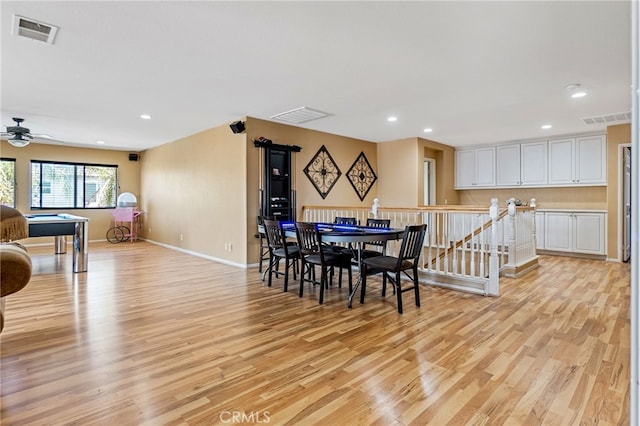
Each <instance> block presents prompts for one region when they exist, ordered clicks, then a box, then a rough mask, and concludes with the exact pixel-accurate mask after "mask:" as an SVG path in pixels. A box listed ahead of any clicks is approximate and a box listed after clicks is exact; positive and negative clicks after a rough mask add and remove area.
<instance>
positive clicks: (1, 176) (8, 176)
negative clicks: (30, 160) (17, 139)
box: [0, 158, 16, 207]
mask: <svg viewBox="0 0 640 426" xmlns="http://www.w3.org/2000/svg"><path fill="white" fill-rule="evenodd" d="M0 204H4V205H7V206H10V207H15V206H16V159H15V158H0Z"/></svg>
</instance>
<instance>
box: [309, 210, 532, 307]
mask: <svg viewBox="0 0 640 426" xmlns="http://www.w3.org/2000/svg"><path fill="white" fill-rule="evenodd" d="M373 210H374V211H372V210H369V209H368V208H365V207H333V206H303V208H302V220H303V221H305V222H326V223H331V222H333V220H334V218H335V217H338V216H340V217H355V218H357V219H358V222H359V223H360V224H362V225H364V224H365V223H366V221H367V218H369V217H374V215H375V216H377V218H380V219H390V221H391V227H393V228H404V227H405V226H407V225H415V224H422V223H426V224H427V236H426V237H425V241H424V250H423V255H422V258H421V265H422V268H420V278H421V281H422V282H424V283H428V284H432V285H439V286H444V287H448V288H452V289H456V290H462V291H468V292H473V293H478V294H484V295H491V296H498V295H499V291H500V285H499V283H500V282H499V277H500V275H501V274H503V275H508V276H518V275H519V274H521V273H524V272H527V271H528V270H530V269H531V268H533V267H536V266H537V255H536V251H535V200H532V201H531V205H530V206H525V207H521V206H515V204H513V203H511V204H509V205H507V207H504V208H500V207H499V206H498V200H497V199H495V198H494V199H492V200H491V205H490V206H489V207H479V206H450V205H446V206H428V207H418V208H388V207H378V206H376V207H375V208H374V209H373ZM399 247H400V242H399V241H390V242H389V244H388V245H387V253H388V254H390V255H392V256H393V255H395V254H397V251H398V249H399Z"/></svg>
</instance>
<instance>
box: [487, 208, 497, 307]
mask: <svg viewBox="0 0 640 426" xmlns="http://www.w3.org/2000/svg"><path fill="white" fill-rule="evenodd" d="M489 217H490V218H491V253H490V254H489V283H488V286H487V295H489V296H498V294H499V293H500V280H499V268H498V199H497V198H492V199H491V207H489Z"/></svg>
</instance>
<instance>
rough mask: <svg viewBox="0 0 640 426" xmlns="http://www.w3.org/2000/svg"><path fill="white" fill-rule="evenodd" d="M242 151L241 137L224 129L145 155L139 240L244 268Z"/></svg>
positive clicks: (244, 169) (244, 171) (244, 172)
mask: <svg viewBox="0 0 640 426" xmlns="http://www.w3.org/2000/svg"><path fill="white" fill-rule="evenodd" d="M245 147H246V135H245V134H233V133H232V132H231V130H230V129H229V126H228V125H224V126H219V127H216V128H213V129H210V130H206V131H203V132H200V133H197V134H195V135H191V136H188V137H185V138H182V139H179V140H177V141H175V142H171V143H168V144H165V145H161V146H158V147H155V148H152V149H149V150H147V151H144V152H143V153H142V156H141V191H142V193H143V194H144V197H143V201H144V202H143V204H142V207H143V209H144V210H145V212H146V214H145V220H144V227H143V235H144V236H146V237H147V238H148V239H150V240H152V241H155V242H158V243H162V244H167V245H170V246H174V247H178V248H182V249H185V250H188V251H192V252H195V253H199V254H202V255H205V256H209V257H213V258H217V259H224V260H226V261H228V262H230V263H237V264H241V265H244V264H245V263H246V262H247V238H246V235H247V227H246V220H245V217H246V212H247V202H246V197H245V193H246V188H247V184H246V181H247V162H246V154H247V151H246V148H245ZM181 235H182V239H181V238H180V236H181ZM229 245H230V246H229ZM229 247H230V249H229Z"/></svg>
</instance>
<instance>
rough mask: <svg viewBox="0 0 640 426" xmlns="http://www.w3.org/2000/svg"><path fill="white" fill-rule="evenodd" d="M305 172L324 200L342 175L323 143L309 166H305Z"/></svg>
mask: <svg viewBox="0 0 640 426" xmlns="http://www.w3.org/2000/svg"><path fill="white" fill-rule="evenodd" d="M304 174H305V175H307V177H308V178H309V180H310V181H311V183H312V184H313V186H314V187H315V188H316V191H318V194H320V196H321V197H322V199H323V200H324V199H325V198H326V197H327V195H328V194H329V192H331V188H333V185H335V184H336V182H337V181H338V178H340V176H341V175H342V172H341V171H340V169H339V168H338V165H337V164H336V162H335V161H333V158H332V157H331V154H329V151H327V148H325V146H324V145H322V147H321V148H320V149H319V150H318V152H316V155H314V156H313V158H312V159H311V161H309V164H307V167H305V168H304Z"/></svg>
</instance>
